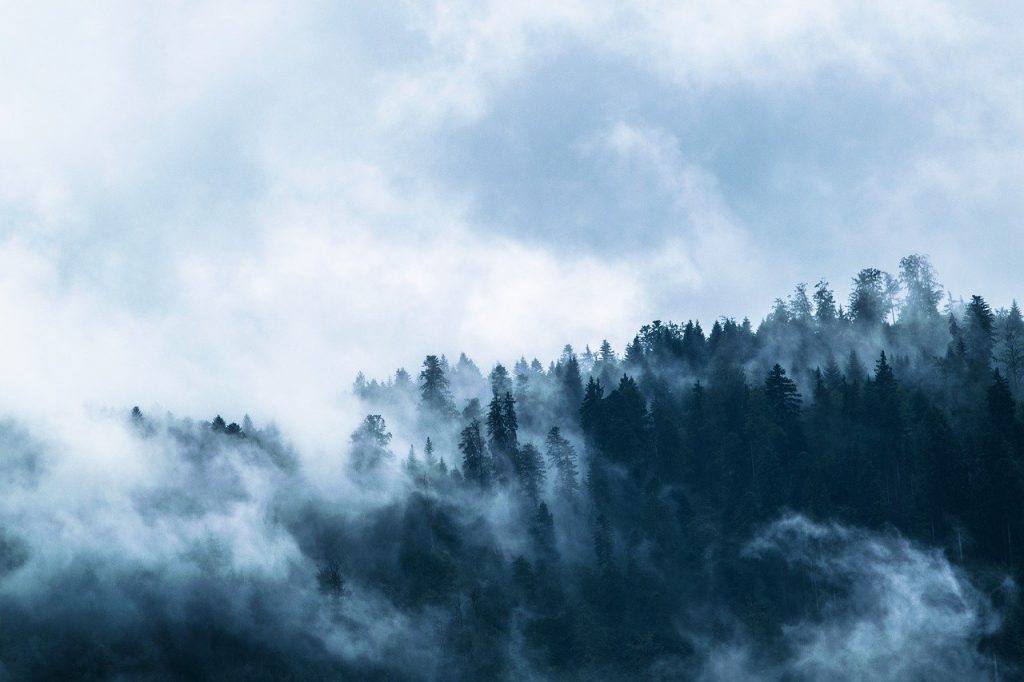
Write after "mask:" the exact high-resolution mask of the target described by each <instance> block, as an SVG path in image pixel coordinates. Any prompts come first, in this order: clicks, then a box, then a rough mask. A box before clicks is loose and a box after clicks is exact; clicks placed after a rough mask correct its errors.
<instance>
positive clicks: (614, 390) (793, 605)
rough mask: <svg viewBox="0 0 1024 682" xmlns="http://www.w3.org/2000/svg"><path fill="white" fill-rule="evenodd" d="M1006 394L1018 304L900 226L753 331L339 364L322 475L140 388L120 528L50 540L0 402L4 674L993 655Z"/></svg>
mask: <svg viewBox="0 0 1024 682" xmlns="http://www.w3.org/2000/svg"><path fill="white" fill-rule="evenodd" d="M681 307H685V306H684V305H682V306H681ZM495 314H500V311H495ZM1022 391H1024V320H1022V315H1021V311H1020V309H1019V307H1018V306H1017V304H1016V303H1015V302H1014V303H1013V304H1012V305H1011V306H1010V307H1009V308H1000V309H995V310H994V309H993V308H992V307H991V305H990V304H989V303H988V302H987V301H986V300H985V299H984V298H983V297H981V296H977V295H975V296H971V297H970V299H968V300H961V299H954V298H952V297H951V296H949V295H948V294H945V293H944V292H943V290H942V288H941V286H940V284H939V283H938V280H937V277H936V274H935V273H934V272H933V270H932V268H931V266H930V264H929V262H928V260H927V258H925V257H923V256H920V255H912V256H908V257H906V258H903V259H902V260H901V261H900V263H899V270H898V273H897V274H895V275H894V274H890V273H887V272H883V271H881V270H878V269H874V268H868V269H864V270H861V271H860V272H859V273H857V275H856V276H855V277H854V278H853V280H852V283H851V293H850V295H849V298H848V300H846V301H841V300H838V299H837V296H836V294H835V292H834V291H833V289H832V288H831V287H830V285H829V283H828V282H825V281H819V282H817V283H816V284H815V285H813V286H808V285H806V284H799V285H797V286H796V288H795V290H794V292H793V293H792V294H791V295H790V296H789V297H788V298H786V299H778V300H777V301H776V302H775V305H774V307H773V309H772V310H771V312H770V313H769V314H768V315H767V316H766V317H765V318H764V319H763V321H761V323H760V324H759V325H757V327H756V329H755V326H754V325H753V324H752V323H751V322H750V321H749V320H747V319H744V320H740V321H737V320H734V319H719V320H714V321H710V326H708V321H704V322H703V324H702V323H701V322H698V321H696V320H693V321H686V322H685V323H683V322H678V323H677V322H665V321H659V320H655V321H653V322H651V323H650V324H647V325H645V326H643V327H642V328H641V329H640V330H639V331H638V332H637V334H636V335H635V336H634V337H633V338H632V339H631V340H630V342H629V343H628V344H627V345H626V346H625V348H623V349H622V350H621V351H619V350H616V349H615V348H613V346H612V345H611V344H610V343H609V342H607V341H605V342H603V343H601V344H600V346H599V347H598V348H597V350H596V351H595V350H591V349H590V348H589V347H587V348H585V349H584V350H583V351H582V352H580V351H578V350H577V349H574V348H573V347H572V346H569V345H567V346H566V347H565V349H564V351H563V353H562V354H561V356H560V357H558V358H557V359H554V360H552V361H550V362H549V363H548V364H547V365H546V366H545V365H544V364H542V363H541V362H540V361H539V360H537V359H533V360H531V361H528V360H527V359H526V358H520V359H519V360H517V361H515V362H514V363H510V364H509V365H508V366H507V367H506V366H505V365H503V364H498V365H496V366H494V367H493V368H490V369H489V370H486V371H484V370H481V369H480V368H479V367H478V366H477V365H476V364H475V363H474V362H473V361H472V360H471V359H470V358H468V357H467V356H466V355H465V354H462V355H460V356H459V357H458V359H457V360H455V361H452V360H450V359H448V358H447V357H446V356H444V355H440V354H430V355H427V356H426V358H425V360H424V361H423V364H422V366H421V367H420V368H418V372H417V373H415V374H414V373H412V372H409V371H407V370H405V369H399V370H398V371H397V372H396V373H395V374H394V376H392V377H389V378H386V379H385V380H383V381H381V380H378V379H367V378H366V377H365V376H363V375H362V374H360V375H359V376H358V377H357V378H356V380H355V384H354V392H355V393H356V394H357V395H358V397H359V398H360V400H361V401H362V404H363V405H364V407H365V412H366V416H365V419H363V420H362V422H361V423H360V425H359V427H358V428H357V429H356V430H355V431H354V432H353V433H352V434H351V435H350V436H349V437H348V439H347V441H346V442H344V443H341V442H340V441H342V440H343V439H342V438H341V437H339V449H338V453H337V459H336V461H335V464H334V467H335V469H336V470H337V471H338V472H341V474H339V476H338V478H337V479H331V483H330V485H326V484H324V482H323V481H318V480H317V476H316V475H315V473H313V472H310V471H308V470H307V469H306V468H305V467H304V466H303V459H302V457H301V456H300V454H299V453H296V452H295V451H294V449H293V448H291V447H290V446H289V445H288V444H287V442H286V440H285V438H284V437H283V436H282V435H281V434H280V433H278V432H277V430H276V429H275V428H274V427H272V426H267V427H262V428H258V427H256V426H255V425H254V424H253V423H252V421H251V420H249V419H248V418H246V419H245V420H243V422H242V423H241V424H238V423H230V424H229V423H226V421H225V420H224V419H222V418H221V417H219V416H218V417H217V418H215V419H214V420H213V421H212V422H192V421H190V420H182V419H177V418H174V417H171V416H169V415H168V416H166V417H160V416H156V415H151V414H148V413H147V412H144V411H143V410H140V409H138V408H136V409H135V410H133V411H132V413H131V416H130V418H129V419H128V427H127V428H128V431H129V433H130V434H131V435H130V438H131V439H132V441H133V442H136V443H137V447H138V448H140V451H141V452H143V453H145V456H146V457H148V458H149V459H148V460H147V462H148V466H150V467H152V469H153V470H154V473H153V474H152V476H151V477H148V478H143V479H141V481H142V482H140V483H138V484H137V485H133V486H132V487H131V489H130V490H128V491H127V493H126V496H125V498H124V500H121V499H120V498H117V499H116V500H115V502H111V505H112V506H116V505H117V504H118V503H121V502H123V503H124V508H119V513H121V514H124V515H127V516H129V517H130V518H131V519H132V521H131V524H134V525H130V527H129V529H128V530H124V528H123V527H121V529H120V530H118V529H114V528H112V527H111V528H109V529H106V528H105V526H102V525H98V526H97V525H95V524H94V526H93V528H94V530H95V529H97V528H98V529H102V530H96V532H98V533H99V534H100V535H101V536H103V537H90V538H88V539H87V540H82V539H81V538H76V537H71V538H69V539H67V549H66V550H64V549H61V545H62V543H63V538H64V536H62V537H61V538H50V539H47V540H40V539H38V538H39V537H45V534H44V529H45V528H47V527H60V524H57V523H55V522H54V521H53V516H54V515H53V514H52V513H50V512H49V511H48V510H47V508H46V507H44V506H43V505H42V503H38V504H37V505H36V506H32V505H31V504H29V503H28V502H26V499H27V498H26V496H32V495H36V496H38V498H39V499H47V498H46V495H47V491H48V490H49V489H50V488H49V487H48V485H47V479H48V477H52V476H56V475H59V472H55V469H54V467H52V466H51V465H50V464H48V462H49V461H50V458H51V456H50V454H49V453H48V452H47V449H46V446H45V444H43V443H39V442H36V441H34V440H32V439H31V438H29V437H28V436H26V435H25V433H24V431H23V430H22V429H21V428H20V427H19V426H18V425H17V424H13V423H7V424H4V425H3V437H4V439H5V442H7V444H8V448H7V449H8V455H7V456H6V457H5V459H4V460H3V463H2V469H0V473H2V476H0V485H2V489H3V491H4V493H3V495H4V500H5V501H4V506H3V516H2V517H0V521H2V525H0V679H3V678H5V677H7V678H10V679H21V678H27V677H52V678H61V677H68V676H69V675H72V674H82V673H84V674H85V675H87V676H91V677H95V678H104V679H105V678H110V677H117V676H126V677H130V678H143V679H147V678H150V679H163V678H165V677H168V676H170V677H182V678H184V677H200V678H209V679H339V678H340V679H466V680H483V679H566V680H575V679H578V680H583V679H710V680H736V679H843V678H852V679H931V680H939V679H950V680H962V679H1012V678H1014V677H1016V676H1017V675H1019V674H1020V671H1021V665H1022V664H1024V650H1022V642H1024V619H1022V616H1024V612H1022V610H1021V605H1020V604H1019V599H1018V597H1017V586H1018V585H1019V584H1020V583H1021V580H1022V578H1024V514H1021V510H1022V500H1024V497H1022V492H1024V491H1022V482H1024V481H1022V458H1024V409H1022V401H1021V398H1022ZM335 480H336V481H337V485H335ZM26 508H30V509H34V510H35V514H36V516H37V517H38V518H27V517H26V515H25V514H24V513H23V510H24V509H26ZM59 509H60V510H65V509H67V507H66V506H59ZM19 510H22V513H21V514H20V515H19ZM97 513H99V512H97ZM96 518H101V519H102V518H106V517H104V516H102V514H100V516H97V517H96ZM156 538H162V539H163V541H162V542H160V543H159V544H160V546H159V547H156V548H154V547H152V546H149V545H147V544H146V543H147V542H151V541H153V540H154V539H156Z"/></svg>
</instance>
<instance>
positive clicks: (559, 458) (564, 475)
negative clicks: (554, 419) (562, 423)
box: [545, 426, 579, 502]
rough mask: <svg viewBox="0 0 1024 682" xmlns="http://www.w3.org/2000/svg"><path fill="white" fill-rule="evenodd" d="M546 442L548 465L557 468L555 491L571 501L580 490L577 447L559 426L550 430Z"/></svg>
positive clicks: (562, 497)
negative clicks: (563, 433) (574, 446)
mask: <svg viewBox="0 0 1024 682" xmlns="http://www.w3.org/2000/svg"><path fill="white" fill-rule="evenodd" d="M545 444H546V446H547V452H546V453H545V454H546V455H547V459H548V466H550V467H551V468H553V469H554V470H555V491H556V493H557V494H558V496H559V497H560V498H561V499H563V500H565V501H568V502H571V501H573V500H575V499H576V494H577V493H578V492H579V480H578V476H579V470H578V468H577V466H576V449H575V448H573V446H572V443H570V442H569V441H567V440H566V439H565V438H564V437H563V436H562V432H561V429H559V428H558V427H557V426H553V427H551V430H550V431H548V436H547V439H546V441H545Z"/></svg>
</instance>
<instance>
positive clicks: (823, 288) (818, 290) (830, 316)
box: [814, 279, 837, 325]
mask: <svg viewBox="0 0 1024 682" xmlns="http://www.w3.org/2000/svg"><path fill="white" fill-rule="evenodd" d="M836 317H837V314H836V299H835V296H834V295H833V294H832V290H831V289H829V288H828V281H826V280H824V279H820V280H818V283H817V284H815V285H814V319H815V320H817V321H818V324H821V325H830V324H832V323H833V322H835V321H836Z"/></svg>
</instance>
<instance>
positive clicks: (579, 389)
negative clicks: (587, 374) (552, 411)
mask: <svg viewBox="0 0 1024 682" xmlns="http://www.w3.org/2000/svg"><path fill="white" fill-rule="evenodd" d="M566 348H570V354H569V357H568V358H566V360H565V365H564V367H563V370H562V396H563V399H564V400H565V406H566V408H567V409H568V410H569V413H570V414H575V413H576V411H577V410H578V409H580V402H582V400H583V379H582V377H581V376H580V365H579V362H578V361H577V360H576V354H575V353H572V352H571V347H570V346H566Z"/></svg>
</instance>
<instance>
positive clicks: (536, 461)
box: [516, 443, 544, 504]
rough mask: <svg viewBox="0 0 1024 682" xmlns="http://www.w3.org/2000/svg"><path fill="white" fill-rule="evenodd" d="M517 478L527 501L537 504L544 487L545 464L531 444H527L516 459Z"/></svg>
mask: <svg viewBox="0 0 1024 682" xmlns="http://www.w3.org/2000/svg"><path fill="white" fill-rule="evenodd" d="M516 476H517V478H518V479H519V486H520V487H521V488H522V490H523V492H524V493H525V494H526V497H527V499H529V500H530V501H531V502H532V503H533V504H537V503H538V502H539V501H540V492H541V489H542V488H543V486H544V463H543V462H542V461H541V457H540V452H539V451H538V450H537V448H536V447H534V446H533V444H531V443H527V444H525V445H524V446H523V447H522V448H520V450H519V456H518V457H517V458H516Z"/></svg>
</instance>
